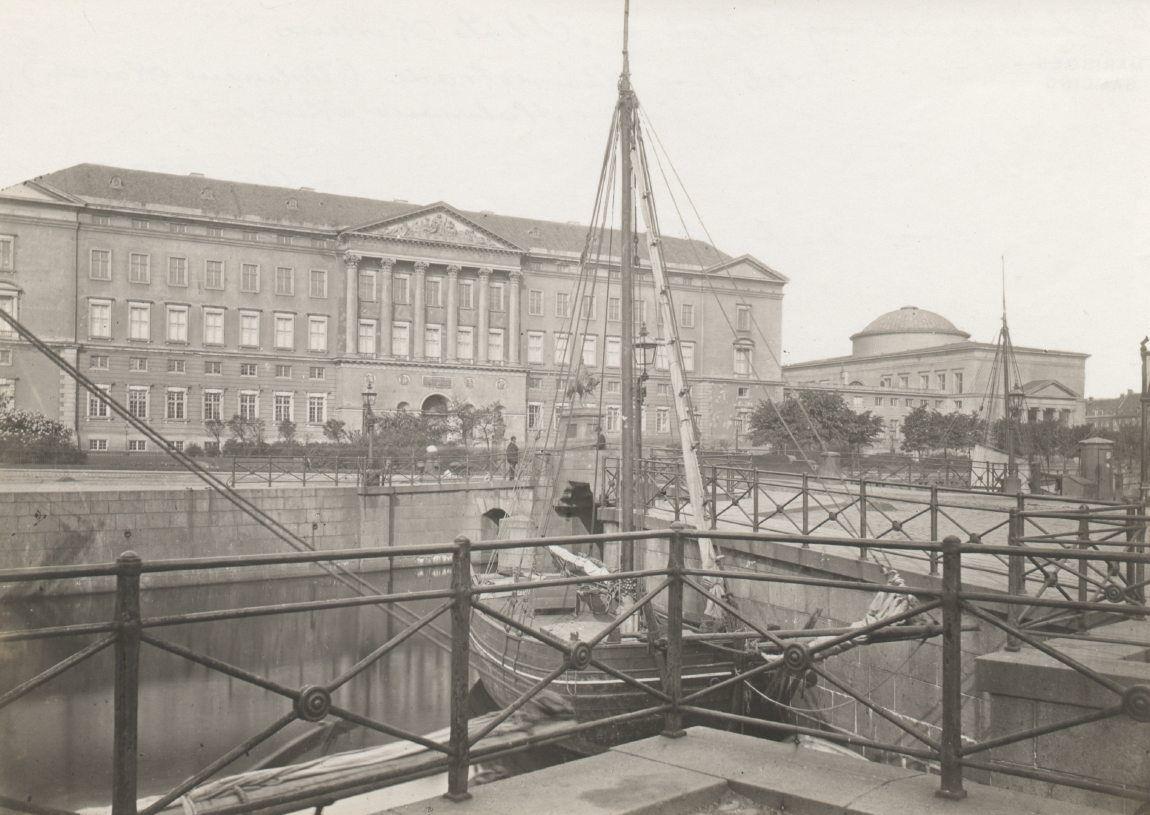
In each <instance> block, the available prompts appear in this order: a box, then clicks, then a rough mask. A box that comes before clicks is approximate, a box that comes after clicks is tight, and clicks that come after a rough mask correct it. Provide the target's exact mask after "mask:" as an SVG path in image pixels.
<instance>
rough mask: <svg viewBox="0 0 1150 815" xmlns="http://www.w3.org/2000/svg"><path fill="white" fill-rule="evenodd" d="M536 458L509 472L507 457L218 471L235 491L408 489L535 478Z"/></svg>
mask: <svg viewBox="0 0 1150 815" xmlns="http://www.w3.org/2000/svg"><path fill="white" fill-rule="evenodd" d="M533 462H534V458H533V457H530V456H526V457H525V458H524V459H522V460H521V462H520V463H519V465H518V466H516V467H514V468H513V467H512V465H511V464H510V463H509V462H508V461H507V456H506V454H505V453H484V452H477V451H475V452H473V451H465V452H444V453H426V452H424V453H419V454H416V453H406V454H390V453H389V454H384V453H379V454H375V455H373V456H372V457H371V458H370V459H369V458H368V457H367V456H327V455H319V456H233V457H232V458H231V460H230V462H225V463H223V464H221V465H220V469H221V470H228V469H230V472H231V479H230V481H229V483H230V484H231V485H233V486H238V485H242V484H260V485H264V486H268V487H276V486H291V485H299V486H309V485H310V486H321V485H325V484H331V485H336V486H338V485H346V486H368V487H389V486H401V485H412V484H452V483H460V482H462V483H472V482H482V481H493V480H496V479H509V478H514V477H516V476H517V475H518V474H519V473H520V472H522V471H524V470H527V471H531V472H534V471H535V469H536V468H535V467H534V466H533Z"/></svg>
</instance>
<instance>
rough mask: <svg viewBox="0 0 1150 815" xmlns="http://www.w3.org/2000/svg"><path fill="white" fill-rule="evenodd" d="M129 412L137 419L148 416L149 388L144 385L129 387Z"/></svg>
mask: <svg viewBox="0 0 1150 815" xmlns="http://www.w3.org/2000/svg"><path fill="white" fill-rule="evenodd" d="M128 412H129V413H131V414H132V415H133V416H135V417H136V418H137V419H146V418H148V389H147V387H145V386H142V385H139V386H137V385H132V386H129V388H128Z"/></svg>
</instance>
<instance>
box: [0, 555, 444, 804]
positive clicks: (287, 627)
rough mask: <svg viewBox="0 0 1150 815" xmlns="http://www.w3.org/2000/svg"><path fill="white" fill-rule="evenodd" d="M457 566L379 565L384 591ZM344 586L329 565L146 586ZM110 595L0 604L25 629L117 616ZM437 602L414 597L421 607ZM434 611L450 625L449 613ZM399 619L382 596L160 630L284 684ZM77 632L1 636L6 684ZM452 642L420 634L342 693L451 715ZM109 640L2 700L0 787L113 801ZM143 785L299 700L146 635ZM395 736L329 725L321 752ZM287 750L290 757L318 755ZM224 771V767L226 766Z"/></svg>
mask: <svg viewBox="0 0 1150 815" xmlns="http://www.w3.org/2000/svg"><path fill="white" fill-rule="evenodd" d="M449 572H450V569H448V568H432V569H411V570H402V571H395V572H393V573H390V574H389V573H376V574H373V575H370V576H369V579H370V580H371V581H372V582H373V583H374V584H376V585H377V586H378V587H380V588H381V589H383V588H384V587H385V586H386V590H387V591H388V592H393V591H416V590H424V589H430V588H441V587H444V586H446V585H447V583H448V581H449ZM344 596H347V589H345V588H344V587H342V586H340V585H339V584H337V583H336V582H335V581H333V580H332V579H331V578H329V577H326V576H324V577H316V578H308V579H286V580H267V581H255V582H246V583H228V584H218V585H211V586H196V587H186V588H168V589H154V590H146V591H145V592H144V593H143V597H142V609H143V614H144V616H145V617H152V616H158V615H166V614H178V613H181V612H188V611H198V610H210V609H226V608H237V607H241V606H249V605H266V604H272V603H289V602H301V601H308V600H322V599H327V598H333V597H344ZM113 601H114V598H113V596H112V595H110V594H104V595H96V596H76V597H52V598H44V597H34V598H25V599H20V600H13V601H8V602H3V603H0V628H3V629H8V630H11V629H21V628H34V627H41V626H45V625H57V624H64V623H78V622H92V621H103V620H108V619H110V617H111V614H112V608H113ZM440 602H442V601H438V600H428V601H422V602H414V603H408V604H406V605H407V606H408V608H410V609H411V610H412V611H416V612H419V613H426V612H427V611H429V610H431V609H432V608H434V607H435V606H436V605H437V604H439V603H440ZM438 624H439V625H440V626H441V627H442V628H443V629H444V630H447V629H448V628H449V627H450V617H449V615H447V614H444V615H442V616H441V617H440V618H439V620H438ZM402 628H403V626H402V624H401V623H399V622H396V621H393V620H392V619H391V618H390V617H389V616H388V615H386V614H384V613H383V612H382V611H381V610H380V609H378V608H377V607H374V606H362V607H356V608H345V609H333V610H328V611H319V612H304V613H292V614H281V615H275V616H269V617H255V618H251V619H246V620H231V621H222V622H210V623H198V624H185V625H179V626H171V627H166V628H159V629H152V633H153V634H155V635H156V636H158V637H160V638H162V639H166V640H168V641H170V642H174V643H177V644H179V645H183V646H185V647H187V648H190V649H192V650H194V651H196V652H198V653H202V654H207V655H209V656H211V657H214V658H216V659H219V660H223V661H224V662H228V663H231V664H232V665H236V666H238V667H240V668H243V669H245V670H248V671H251V672H252V673H255V674H258V675H260V676H263V677H267V678H268V679H271V680H274V681H275V682H278V683H280V684H283V685H286V686H287V687H289V688H301V687H303V686H305V685H311V684H324V683H326V682H328V681H330V680H331V679H332V678H334V677H336V676H338V675H339V674H340V673H342V672H343V671H345V670H347V669H348V668H349V667H351V666H352V665H353V664H355V662H356V661H358V660H359V659H361V658H362V657H364V656H366V655H367V654H368V653H369V652H370V651H371V650H372V649H373V648H375V647H377V646H378V645H379V644H380V643H382V642H384V641H385V640H387V639H388V638H389V637H391V636H393V635H394V634H396V633H398V632H399V631H400V630H401V629H402ZM94 640H95V637H93V636H89V637H69V638H61V639H49V640H40V641H34V642H11V643H4V644H0V693H3V692H4V691H6V690H8V689H10V688H12V687H14V686H15V685H17V684H19V683H20V682H22V681H24V680H26V679H28V678H29V677H32V676H35V675H36V674H38V673H40V672H41V671H43V670H45V669H47V668H49V667H51V666H52V665H53V664H55V663H56V662H58V661H60V660H61V659H64V658H65V657H67V656H69V655H70V654H72V653H74V652H75V651H77V650H79V649H81V648H83V647H84V646H86V645H88V644H89V643H90V642H93V641H94ZM449 665H450V660H449V655H448V654H447V653H446V652H445V651H443V650H441V649H439V648H437V647H436V646H434V645H432V644H431V643H430V642H428V641H427V640H426V639H424V638H422V637H412V638H411V639H409V640H407V641H406V642H405V643H404V644H402V645H401V646H399V647H398V648H397V649H396V650H395V651H393V652H392V653H390V654H388V655H387V656H386V657H384V658H382V659H380V660H379V661H378V662H376V663H375V664H374V665H373V666H371V667H370V668H369V669H368V670H365V671H364V672H363V673H361V674H359V675H358V676H356V677H355V678H354V679H352V680H351V681H350V682H348V683H347V684H346V685H344V686H343V687H341V688H340V689H339V690H337V691H336V693H335V694H334V696H333V701H334V702H335V703H336V704H338V705H340V706H342V707H345V708H347V709H349V710H351V711H354V712H356V713H360V714H362V715H365V716H369V717H372V718H375V719H379V720H383V721H387V722H389V723H391V724H394V725H397V726H399V727H402V728H405V729H407V730H411V731H414V732H417V733H423V732H428V731H431V730H434V729H437V728H440V727H443V726H445V725H446V724H447V722H448V706H449V699H450V688H449V684H448V680H449V673H450V672H449ZM112 670H113V657H112V649H110V648H109V649H105V650H104V651H102V652H101V653H99V654H97V655H96V656H95V657H93V658H91V659H89V660H87V661H86V662H84V663H81V664H80V665H79V666H76V667H74V668H72V669H71V670H69V671H68V672H66V673H64V674H63V675H61V676H59V677H56V678H55V679H53V680H51V681H49V682H48V683H47V684H45V685H43V686H41V687H40V688H37V689H36V690H35V691H33V692H32V693H31V694H29V695H27V696H25V697H23V698H22V699H20V700H18V701H16V702H14V703H12V704H11V705H9V706H8V707H6V708H4V709H2V710H0V745H3V746H2V747H0V794H4V795H7V796H10V797H13V798H21V799H24V800H31V801H33V802H35V803H38V804H44V805H49V806H57V807H65V808H69V809H75V808H79V807H85V806H98V805H104V804H106V803H107V802H108V801H109V799H110V792H111V784H110V778H111V752H112V751H111V747H112ZM140 677H141V682H140V702H139V705H140V715H139V745H140V755H139V778H140V784H139V787H140V794H141V796H144V795H151V794H157V793H162V792H164V791H166V790H168V789H170V788H171V787H173V786H175V785H176V784H177V783H179V782H180V781H182V780H184V779H185V778H187V777H188V776H190V775H192V774H193V773H195V772H196V771H198V770H200V769H201V768H203V767H204V766H206V765H207V764H209V763H211V762H212V761H213V760H215V759H216V758H217V757H219V756H220V755H222V754H223V753H224V752H226V751H227V750H230V749H232V748H233V747H235V746H236V745H238V744H240V743H242V742H243V741H245V740H246V739H248V738H250V737H251V736H253V735H255V734H256V733H258V732H259V731H261V730H263V729H264V728H265V727H267V726H268V725H269V724H271V723H272V722H273V721H275V720H276V719H277V718H279V717H280V716H282V715H284V714H285V713H287V712H288V711H289V710H290V709H291V702H290V701H289V700H288V699H286V698H284V697H281V696H279V695H278V694H274V693H271V692H269V691H265V690H263V689H261V688H258V687H255V686H253V685H251V684H248V683H246V682H243V681H241V680H238V679H233V678H232V677H229V676H226V675H224V674H222V673H219V672H217V671H214V670H211V669H209V668H206V667H203V666H200V665H197V664H195V663H192V662H189V661H187V660H185V659H183V658H181V657H179V656H176V655H174V654H170V653H167V652H165V651H160V650H158V649H156V648H153V647H150V646H148V645H143V646H142V647H141V657H140ZM315 728H317V725H314V724H311V723H306V722H294V723H293V724H291V725H289V726H288V727H287V728H285V729H284V730H283V731H281V732H280V733H279V734H277V735H276V736H275V737H274V738H272V739H270V740H269V741H268V742H266V743H265V744H263V745H261V746H260V747H258V748H256V749H255V750H253V751H252V752H251V753H250V754H247V755H244V756H242V757H241V758H239V759H238V760H237V761H236V762H234V763H233V764H232V765H230V766H228V767H227V768H226V769H225V770H223V772H222V773H220V775H227V774H231V773H235V772H238V771H241V770H243V769H246V768H249V767H252V766H255V765H256V764H257V763H259V762H261V761H265V760H267V759H268V757H269V756H271V755H272V754H274V753H276V752H278V751H281V750H285V748H287V747H288V745H290V744H291V743H292V742H293V741H297V740H299V739H301V737H303V736H304V734H306V733H307V732H308V731H309V730H313V729H315ZM390 740H391V739H389V738H388V737H387V736H385V735H383V734H380V733H376V732H374V731H370V730H366V729H364V728H354V729H350V730H345V729H343V728H330V727H329V728H327V732H326V733H325V734H324V736H323V737H322V738H319V739H317V740H316V742H317V744H318V749H319V750H321V751H322V752H323V753H334V752H340V751H343V750H350V749H355V748H358V747H367V746H373V745H377V744H383V743H385V742H387V741H390ZM316 754H317V753H316V748H315V747H312V749H311V751H310V752H304V753H302V754H301V752H300V751H298V750H290V749H288V750H286V751H285V759H286V760H298V759H300V758H301V757H303V756H314V755H316ZM217 777H219V776H217Z"/></svg>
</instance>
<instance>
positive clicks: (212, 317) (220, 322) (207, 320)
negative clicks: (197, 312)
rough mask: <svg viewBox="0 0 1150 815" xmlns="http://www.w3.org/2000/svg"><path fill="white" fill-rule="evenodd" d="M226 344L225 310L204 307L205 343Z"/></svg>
mask: <svg viewBox="0 0 1150 815" xmlns="http://www.w3.org/2000/svg"><path fill="white" fill-rule="evenodd" d="M223 344H224V310H223V309H222V308H205V309H204V345H223Z"/></svg>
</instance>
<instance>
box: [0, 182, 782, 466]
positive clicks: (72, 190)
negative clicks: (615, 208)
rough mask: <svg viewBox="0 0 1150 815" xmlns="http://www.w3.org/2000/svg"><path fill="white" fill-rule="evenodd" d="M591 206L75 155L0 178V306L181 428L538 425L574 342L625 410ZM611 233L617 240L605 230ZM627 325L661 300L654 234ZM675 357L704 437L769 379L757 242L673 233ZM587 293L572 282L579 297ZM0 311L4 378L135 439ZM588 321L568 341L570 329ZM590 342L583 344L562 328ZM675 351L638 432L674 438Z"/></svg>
mask: <svg viewBox="0 0 1150 815" xmlns="http://www.w3.org/2000/svg"><path fill="white" fill-rule="evenodd" d="M586 240H587V228H586V227H585V226H580V225H578V224H573V223H555V222H549V221H540V220H533V219H528V218H516V217H509V216H503V215H496V214H494V213H491V212H466V211H462V210H458V209H456V208H454V207H452V206H450V205H449V204H445V203H436V204H432V205H430V206H425V205H416V204H411V203H408V202H405V201H377V200H371V199H365V198H355V197H349V196H340V195H331V194H326V193H319V192H316V191H314V190H311V189H308V188H299V189H292V188H280V187H268V186H260V185H254V184H245V183H237V182H231V181H222V180H216V179H209V178H204V177H203V176H200V175H197V174H191V175H187V176H179V175H170V174H163V173H153V172H142V171H136V170H129V169H122V168H115V167H106V166H100V165H93V164H81V165H77V166H74V167H70V168H68V169H64V170H60V171H58V172H55V173H51V174H48V175H45V176H40V177H38V178H35V179H32V180H29V181H25V182H22V183H18V184H15V185H13V186H10V187H7V188H5V189H3V190H0V308H2V309H4V310H6V311H8V312H10V313H12V314H15V315H16V316H17V318H18V319H20V320H21V321H22V322H23V323H24V324H25V325H26V326H28V327H29V328H30V329H31V330H32V331H33V332H34V333H36V334H37V335H38V336H39V337H40V338H41V339H43V340H45V341H47V342H48V343H49V344H50V345H51V346H52V347H53V348H54V349H55V350H56V351H57V352H58V353H60V354H61V355H62V356H63V357H64V358H65V359H67V360H68V361H70V362H72V363H73V364H75V365H77V366H79V368H80V369H81V370H82V371H84V372H85V373H86V374H87V375H88V376H89V377H90V378H91V379H92V380H93V381H94V382H96V383H97V384H98V385H99V386H100V387H101V388H106V389H107V390H108V391H109V392H110V393H111V394H112V395H114V396H115V398H116V399H117V400H119V401H120V402H122V403H123V404H124V405H125V406H126V407H127V408H128V409H129V410H130V411H132V412H133V413H134V414H135V415H137V416H139V417H141V418H144V419H147V420H148V421H149V423H150V424H151V425H152V426H153V427H155V428H156V429H157V430H158V431H159V432H160V433H161V434H163V435H164V437H165V438H167V439H168V440H169V441H170V442H171V443H173V444H174V445H176V446H183V445H186V444H190V443H192V442H195V443H198V444H201V445H202V444H205V443H208V442H211V441H212V437H211V435H210V434H209V433H208V432H207V430H206V429H205V425H204V423H205V421H207V420H210V419H220V420H223V421H227V420H228V419H229V418H231V417H232V416H234V415H240V416H243V417H245V418H248V419H253V420H254V419H262V420H264V422H265V426H266V428H267V437H268V438H269V439H274V438H275V437H276V430H275V428H276V427H277V425H278V424H279V423H280V422H281V421H282V420H284V419H289V420H291V421H292V422H294V423H295V424H296V426H297V428H298V432H297V438H300V439H318V438H322V428H323V425H324V423H325V422H326V421H327V420H328V419H331V418H336V419H340V420H342V421H344V422H346V426H347V428H348V429H358V428H359V427H360V426H361V422H362V416H363V406H362V401H363V400H362V397H361V393H362V392H363V390H364V389H365V386H366V384H367V383H369V382H370V383H371V384H372V386H373V388H374V390H375V391H376V392H378V393H379V397H378V401H377V402H376V406H375V409H376V410H377V411H381V410H404V409H407V410H435V411H444V410H449V409H450V406H451V405H452V404H463V403H470V404H472V405H475V406H482V405H486V404H490V403H493V402H497V401H498V402H499V403H501V404H502V405H503V406H504V409H505V421H506V423H507V425H508V431H507V432H508V433H518V434H519V435H520V437H521V438H526V439H528V441H530V440H531V439H532V438H535V437H536V434H537V433H538V431H541V430H543V429H544V428H545V427H546V425H547V423H548V421H549V420H550V417H551V416H553V415H554V411H555V408H556V406H557V405H559V404H562V403H563V402H564V401H565V400H566V398H567V397H566V396H565V395H564V394H563V393H562V392H561V390H562V389H561V388H558V387H557V385H556V383H557V380H558V379H559V378H560V377H561V375H562V373H563V370H564V367H565V365H569V364H570V362H571V357H570V355H571V354H574V353H576V352H577V353H579V354H580V359H581V360H582V363H583V365H584V366H585V367H586V368H587V369H588V370H589V371H591V372H593V373H594V374H595V375H596V376H597V377H600V378H601V379H602V384H601V386H600V388H601V389H602V399H603V415H604V424H605V429H606V431H607V433H608V435H609V436H610V435H613V434H616V433H618V431H619V422H620V405H619V402H620V391H621V388H620V381H621V380H620V376H621V371H620V366H619V363H620V353H621V343H622V341H623V340H622V338H621V337H620V331H619V328H620V323H619V319H620V314H619V308H620V306H619V304H620V298H619V277H618V262H619V259H618V257H613V258H612V257H601V258H597V259H596V260H597V266H596V270H595V274H594V275H591V276H589V277H590V279H592V280H594V282H593V283H591V282H587V280H588V278H587V277H585V278H584V283H583V284H580V283H579V279H580V275H579V269H580V255H581V252H582V250H583V247H584V245H585V243H586ZM612 245H613V246H615V247H616V253H617V251H618V250H617V247H618V245H619V242H618V240H617V236H616V240H614V241H613V242H612ZM639 245H640V254H641V256H642V258H643V260H642V262H641V269H640V271H639V273H638V280H637V288H638V291H637V299H638V300H639V302H638V303H637V304H636V313H635V317H636V330H638V326H639V325H641V324H645V325H646V327H647V329H648V330H649V331H650V333H651V335H652V336H654V337H655V338H661V337H662V336H663V335H664V333H666V332H665V330H664V327H663V326H662V325H661V321H659V320H658V319H657V318H656V309H655V302H654V294H653V287H652V284H651V274H650V268H649V265H647V263H648V261H647V255H646V251H645V249H646V240H645V237H644V236H640V238H639ZM663 248H664V253H665V257H666V259H667V263H668V275H669V282H670V285H671V288H672V291H673V297H674V301H675V308H676V318H677V322H678V326H679V329H680V337H681V340H682V349H683V356H684V358H685V364H686V367H687V368H688V378H689V380H690V381H691V384H692V395H693V398H694V403H695V408H696V411H697V413H698V415H697V417H696V418H697V420H698V423H699V427H700V432H701V433H702V435H703V438H704V439H705V440H706V441H707V442H708V443H710V442H714V441H717V440H721V439H726V438H729V437H732V436H733V435H734V433H735V423H736V422H738V421H741V420H742V419H743V418H744V417H745V416H746V415H748V414H749V412H750V410H751V409H752V407H753V404H752V402H753V401H757V400H758V399H761V398H763V397H764V396H766V395H767V394H771V395H773V396H775V397H777V396H778V395H780V394H781V391H782V373H781V369H780V365H779V362H778V358H779V343H780V326H781V318H782V297H783V287H784V285H785V283H786V278H785V277H783V276H782V275H781V274H779V273H778V272H775V271H774V270H772V269H770V268H769V267H768V266H766V265H765V264H763V263H761V262H759V261H758V260H756V259H754V258H752V257H750V256H746V255H744V256H741V257H731V256H729V255H726V254H724V253H723V252H720V251H719V250H717V249H716V248H714V247H712V246H710V245H709V244H706V243H702V242H698V241H694V242H690V241H686V240H680V239H675V238H664V239H663ZM577 296H578V298H579V302H576V297H577ZM5 329H6V327H0V393H4V394H5V395H7V396H8V397H10V402H11V403H12V404H14V405H15V406H16V407H20V408H27V409H31V410H35V411H38V412H41V413H44V414H46V415H48V416H50V417H52V418H56V419H59V420H61V421H63V422H65V423H66V424H67V425H68V426H69V427H72V428H74V429H75V431H76V433H77V436H78V438H79V440H80V444H81V446H82V447H83V448H84V449H87V450H92V451H103V450H126V451H143V450H146V449H147V444H148V442H147V441H146V440H145V439H144V438H143V437H141V436H139V434H137V433H135V431H133V430H132V428H131V427H130V426H129V425H128V424H127V423H126V422H123V421H121V420H118V419H117V418H115V417H114V416H111V415H109V413H108V410H107V407H106V406H105V405H103V404H102V403H101V402H100V401H99V400H98V399H94V398H89V396H88V394H87V393H86V392H84V391H83V389H82V388H78V387H77V385H76V384H75V383H74V382H72V381H71V379H70V378H69V377H67V376H66V375H65V374H63V373H62V372H61V371H59V369H57V368H56V367H55V366H53V365H52V363H51V362H50V361H49V360H47V359H46V358H44V357H43V356H42V355H41V354H39V353H38V352H36V350H35V349H33V348H32V347H30V346H29V345H28V344H27V343H25V342H23V341H20V340H18V338H16V337H15V336H14V335H13V334H12V332H10V331H7V330H5ZM580 338H581V342H580ZM577 343H578V344H580V345H581V348H578V349H576V348H575V347H574V346H575V344H577ZM666 367H667V366H666V358H665V355H664V354H663V353H659V354H658V356H657V358H656V360H655V364H654V368H653V370H652V371H651V382H650V383H649V384H648V388H647V394H648V396H647V403H646V405H645V409H644V413H643V416H642V419H643V424H644V426H645V428H646V438H648V439H650V440H651V442H652V443H655V444H659V443H664V444H666V443H671V441H672V439H671V435H670V434H671V430H672V428H673V427H674V423H673V407H672V402H671V393H670V380H669V377H668V375H667V373H666Z"/></svg>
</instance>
